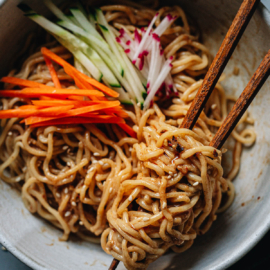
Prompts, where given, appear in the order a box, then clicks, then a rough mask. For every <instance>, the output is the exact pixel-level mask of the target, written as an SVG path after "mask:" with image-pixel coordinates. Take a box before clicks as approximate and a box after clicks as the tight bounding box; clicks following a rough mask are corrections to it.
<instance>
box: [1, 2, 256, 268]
mask: <svg viewBox="0 0 270 270" xmlns="http://www.w3.org/2000/svg"><path fill="white" fill-rule="evenodd" d="M102 10H103V11H104V13H105V15H106V19H107V20H108V22H110V23H111V25H112V26H114V27H115V29H117V30H119V29H120V28H124V29H125V30H126V31H127V32H128V33H129V34H130V35H131V36H132V37H133V32H134V30H135V27H138V28H140V27H141V26H145V25H147V24H148V22H149V21H150V20H151V19H152V17H153V16H154V14H155V13H156V11H155V10H153V9H150V8H144V9H140V8H139V7H136V8H134V7H126V6H104V7H102ZM168 13H170V14H172V15H173V16H177V17H178V18H179V19H178V20H177V21H176V23H175V24H173V25H172V26H171V28H170V29H168V30H167V31H166V32H165V33H164V35H163V36H162V37H161V41H162V45H163V48H164V52H165V56H166V57H167V58H168V57H170V56H173V57H174V60H173V68H172V71H171V73H172V76H173V79H174V83H175V86H176V88H177V90H178V94H177V95H175V96H173V97H166V96H162V95H160V96H159V97H157V98H156V100H155V103H154V105H153V107H152V108H150V109H148V110H147V111H142V110H141V109H140V108H139V107H138V106H137V105H134V108H127V109H128V110H127V112H128V114H129V117H130V123H132V125H133V129H134V130H135V131H136V132H137V139H134V138H130V137H127V135H126V134H125V133H124V132H123V131H122V130H121V129H120V128H119V127H118V126H116V125H91V124H85V125H80V124H79V123H78V124H77V125H71V126H49V127H41V128H30V127H28V126H24V125H23V124H20V123H19V121H20V119H15V118H13V119H9V120H1V128H2V133H1V137H0V159H1V166H0V178H2V179H3V180H4V181H6V182H7V183H10V184H12V185H15V186H16V187H18V188H19V189H21V194H22V199H23V201H24V203H25V206H26V207H27V208H28V210H29V211H30V212H31V213H37V214H38V215H39V216H41V217H42V218H44V219H46V220H48V221H49V222H51V223H52V224H53V225H55V226H57V227H58V228H60V229H61V230H63V231H64V234H63V236H62V238H61V239H62V240H67V239H68V236H69V235H70V233H75V234H77V235H78V236H80V237H81V238H83V239H85V240H89V241H92V242H93V241H96V242H98V241H99V239H100V235H102V236H101V245H102V248H103V249H104V250H105V251H106V252H107V253H108V254H111V255H112V256H113V257H115V258H116V259H118V260H121V261H123V262H124V264H125V266H126V267H127V268H128V269H139V268H146V267H147V265H148V264H149V263H151V262H152V261H155V260H156V259H157V258H159V257H160V256H161V255H162V254H164V253H165V252H166V251H167V250H168V249H169V248H171V249H172V250H173V251H175V252H182V251H184V250H186V249H188V248H189V247H190V246H191V245H192V243H193V241H194V239H195V238H196V236H197V235H198V234H204V233H205V232H206V231H207V230H208V229H209V228H210V226H211V225H212V223H213V221H214V220H215V219H216V213H217V211H223V210H225V209H226V208H227V207H228V206H229V205H230V204H231V203H232V201H233V197H234V188H233V185H232V183H231V180H232V179H233V178H234V177H235V176H236V174H237V172H238V170H239V166H240V155H241V151H242V145H243V144H248V145H250V144H252V143H253V142H254V141H255V137H256V136H255V133H254V131H253V130H252V129H246V128H244V127H243V124H244V123H248V124H252V123H253V121H252V119H251V118H250V117H248V114H245V115H244V116H243V118H242V120H241V123H240V124H239V128H238V130H240V131H236V130H235V131H234V132H233V133H232V137H233V139H234V141H235V146H234V151H233V158H232V160H233V164H232V168H231V170H230V172H229V174H228V175H227V176H226V178H224V177H223V168H222V166H221V160H222V159H221V155H222V152H221V151H219V150H216V149H214V148H212V147H209V146H208V145H209V142H210V141H211V139H212V137H213V134H214V132H215V131H216V130H217V128H218V127H219V126H220V125H221V123H222V120H223V119H224V118H225V117H226V115H227V110H228V108H229V104H230V102H231V101H232V98H231V97H226V95H225V92H224V90H223V88H222V86H221V85H220V84H219V83H218V84H217V86H216V88H215V90H214V92H213V94H212V96H211V98H210V100H209V102H208V103H207V106H206V108H205V110H204V112H203V113H202V114H201V116H200V118H199V119H198V121H197V124H196V125H195V127H194V128H193V130H192V131H191V130H187V129H181V128H179V125H180V124H181V122H182V121H183V118H184V116H185V114H186V113H187V110H188V108H189V106H190V103H191V102H192V100H193V99H194V97H195V95H196V93H197V91H198V89H199V87H200V85H201V84H202V78H203V76H204V75H205V73H206V71H207V68H208V66H209V59H210V57H209V53H208V50H207V48H206V47H205V46H204V45H203V44H201V43H199V41H198V38H199V37H198V36H197V35H196V31H195V30H196V29H195V30H194V29H192V30H191V27H190V26H189V24H188V20H187V18H186V15H185V13H184V12H183V10H182V9H181V8H180V7H178V6H175V7H163V8H161V9H160V10H159V18H158V19H157V21H156V25H158V24H159V23H160V21H161V19H162V18H163V17H164V16H165V15H166V14H168ZM29 43H31V40H29ZM45 46H47V47H49V48H51V49H52V51H54V52H55V53H57V54H59V55H60V56H61V57H62V58H64V59H68V60H70V61H71V62H72V61H73V60H72V57H71V55H70V54H69V53H68V52H67V51H66V50H65V49H64V48H63V47H60V46H58V45H57V44H56V43H55V42H52V43H49V44H46V45H45ZM26 48H28V46H26ZM36 51H38V50H36ZM57 73H58V76H59V78H60V80H61V82H62V84H63V87H74V82H73V81H72V80H71V78H70V77H69V76H67V75H66V74H65V73H64V71H63V69H60V67H58V69H57ZM9 75H10V76H11V75H12V76H16V77H19V78H23V79H29V80H33V81H37V82H41V83H45V84H47V85H53V83H52V81H51V77H50V73H49V71H48V69H47V67H46V64H45V62H44V59H43V57H42V55H41V53H40V52H36V53H34V54H32V55H31V56H30V57H28V59H27V60H26V61H25V62H24V64H23V66H22V68H21V70H20V71H19V72H16V71H15V70H12V71H11V72H10V74H9ZM5 87H6V88H12V87H13V86H12V85H6V86H5ZM25 103H26V104H27V103H30V101H29V100H26V99H24V100H23V99H20V98H12V99H5V98H2V99H1V100H0V105H1V108H2V109H4V110H6V109H11V108H16V106H19V105H21V104H25ZM105 134H106V135H105ZM222 198H223V200H222ZM221 201H223V203H222V206H221ZM220 206H221V207H220Z"/></svg>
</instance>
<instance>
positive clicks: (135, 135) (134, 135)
mask: <svg viewBox="0 0 270 270" xmlns="http://www.w3.org/2000/svg"><path fill="white" fill-rule="evenodd" d="M118 126H119V127H120V128H122V129H123V130H124V131H125V132H126V133H127V134H128V135H130V136H131V137H133V138H135V139H137V133H136V132H135V131H134V130H133V129H132V128H131V127H130V126H129V125H127V124H126V123H124V124H122V123H120V124H118Z"/></svg>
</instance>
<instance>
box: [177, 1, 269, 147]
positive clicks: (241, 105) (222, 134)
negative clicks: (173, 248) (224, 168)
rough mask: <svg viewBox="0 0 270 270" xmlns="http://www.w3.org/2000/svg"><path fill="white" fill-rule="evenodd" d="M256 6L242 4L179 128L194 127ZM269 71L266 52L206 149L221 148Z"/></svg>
mask: <svg viewBox="0 0 270 270" xmlns="http://www.w3.org/2000/svg"><path fill="white" fill-rule="evenodd" d="M259 2H260V0H244V1H243V3H242V5H241V7H240V9H239V11H238V12H237V14H236V17H235V18H234V20H233V22H232V25H231V27H230V29H229V31H228V33H227V35H226V37H225V39H224V40H223V42H222V44H221V46H220V48H219V50H218V53H217V55H216V56H215V58H214V60H213V62H212V64H211V66H210V68H209V70H208V72H207V74H206V76H205V78H204V80H203V83H202V85H201V87H200V89H199V91H198V93H197V95H196V97H195V99H194V100H193V101H192V104H191V106H190V107H189V110H188V112H187V114H186V116H185V118H184V120H183V122H182V125H181V128H188V129H192V128H193V127H194V125H195V123H196V121H197V119H198V117H199V116H200V114H201V112H202V110H203V108H204V106H205V104H206V102H207V100H208V98H209V97H210V95H211V93H212V91H213V90H214V88H215V85H216V83H217V82H218V79H219V77H220V76H221V74H222V72H223V70H224V68H225V66H226V64H227V63H228V61H229V59H230V57H231V55H232V53H233V51H234V49H235V47H236V45H237V43H238V42H239V40H240V38H241V36H242V34H243V33H244V31H245V28H246V26H247V24H248V22H249V21H250V19H251V17H252V15H253V13H254V11H255V10H256V7H257V5H258V4H259ZM269 71H270V50H269V51H268V53H267V54H266V55H265V57H264V59H263V60H262V62H261V64H260V65H259V67H258V69H257V70H256V71H255V73H254V74H253V76H252V77H251V79H250V81H249V83H248V84H247V86H246V88H245V89H244V91H243V92H242V94H241V95H240V97H239V98H238V99H237V101H236V103H235V104H234V106H233V108H232V110H231V111H230V113H229V114H228V115H227V117H226V118H225V120H224V121H223V123H222V125H221V126H220V127H219V129H218V131H217V133H216V134H215V136H214V138H213V139H212V141H211V142H210V146H213V147H215V148H218V149H220V148H221V147H222V145H223V144H224V143H225V141H226V139H227V138H228V136H229V135H230V134H231V132H232V131H233V129H234V128H235V126H236V125H237V123H238V122H239V120H240V119H241V117H242V115H243V114H244V112H245V111H246V110H247V108H248V106H249V105H250V103H251V102H252V100H253V99H254V97H255V96H256V95H257V93H258V92H259V90H260V89H261V87H262V85H263V84H264V82H265V81H266V79H267V77H268V76H269Z"/></svg>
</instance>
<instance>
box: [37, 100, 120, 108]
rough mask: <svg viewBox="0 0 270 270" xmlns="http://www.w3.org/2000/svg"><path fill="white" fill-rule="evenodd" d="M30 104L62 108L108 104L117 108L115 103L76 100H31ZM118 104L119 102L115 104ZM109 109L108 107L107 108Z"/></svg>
mask: <svg viewBox="0 0 270 270" xmlns="http://www.w3.org/2000/svg"><path fill="white" fill-rule="evenodd" d="M32 103H33V104H34V105H36V106H48V107H53V106H63V105H74V106H75V107H83V106H91V105H96V104H110V105H111V106H112V107H116V108H118V105H115V104H116V103H115V101H103V100H101V101H77V100H67V99H65V100H63V99H50V100H32ZM117 104H119V102H118V103H117ZM108 108H110V107H108Z"/></svg>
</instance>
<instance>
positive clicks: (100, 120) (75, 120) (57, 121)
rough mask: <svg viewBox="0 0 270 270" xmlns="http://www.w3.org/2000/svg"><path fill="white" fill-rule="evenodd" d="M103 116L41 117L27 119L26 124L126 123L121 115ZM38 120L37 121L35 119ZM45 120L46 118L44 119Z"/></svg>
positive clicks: (34, 125) (37, 125)
mask: <svg viewBox="0 0 270 270" xmlns="http://www.w3.org/2000/svg"><path fill="white" fill-rule="evenodd" d="M105 116H106V118H102V117H100V116H99V115H95V116H94V117H92V118H91V117H65V118H57V119H51V120H47V121H42V118H41V117H40V119H39V121H37V119H29V120H28V118H27V119H26V125H31V126H32V127H39V126H51V125H70V124H74V125H78V124H86V123H96V124H99V123H107V124H111V123H115V124H119V123H120V124H121V123H124V120H123V119H121V118H120V117H113V116H108V115H104V117H105ZM35 120H36V121H35ZM44 120H45V119H44Z"/></svg>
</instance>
